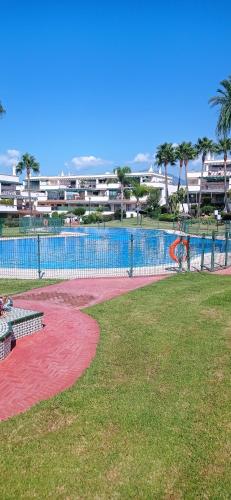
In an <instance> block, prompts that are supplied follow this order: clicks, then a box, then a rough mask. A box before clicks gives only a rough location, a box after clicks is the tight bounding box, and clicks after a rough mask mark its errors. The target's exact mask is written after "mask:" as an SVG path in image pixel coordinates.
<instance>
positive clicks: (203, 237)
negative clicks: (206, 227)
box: [201, 233, 205, 271]
mask: <svg viewBox="0 0 231 500" xmlns="http://www.w3.org/2000/svg"><path fill="white" fill-rule="evenodd" d="M204 261H205V233H203V234H202V240H201V271H203V269H204Z"/></svg>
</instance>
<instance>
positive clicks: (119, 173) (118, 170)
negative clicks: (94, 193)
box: [113, 167, 131, 222]
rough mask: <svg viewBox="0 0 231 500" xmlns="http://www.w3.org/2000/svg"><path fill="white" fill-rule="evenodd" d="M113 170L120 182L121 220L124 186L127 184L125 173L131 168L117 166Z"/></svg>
mask: <svg viewBox="0 0 231 500" xmlns="http://www.w3.org/2000/svg"><path fill="white" fill-rule="evenodd" d="M113 172H114V174H116V177H117V179H118V181H119V183H120V190H121V204H120V210H121V214H120V220H121V222H123V200H124V187H125V186H127V185H128V184H129V180H128V177H127V174H130V173H131V169H130V167H117V168H114V170H113Z"/></svg>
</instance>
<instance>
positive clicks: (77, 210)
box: [73, 207, 86, 217]
mask: <svg viewBox="0 0 231 500" xmlns="http://www.w3.org/2000/svg"><path fill="white" fill-rule="evenodd" d="M85 212H86V210H85V208H84V207H77V208H75V209H74V210H73V213H74V214H75V215H77V217H82V216H83V215H84V214H85Z"/></svg>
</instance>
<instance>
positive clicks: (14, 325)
mask: <svg viewBox="0 0 231 500" xmlns="http://www.w3.org/2000/svg"><path fill="white" fill-rule="evenodd" d="M42 317H43V313H41V312H37V311H29V310H26V309H21V308H19V307H12V309H11V311H9V312H7V313H6V315H5V316H4V317H2V316H1V317H0V361H1V360H3V359H5V358H6V356H7V355H8V354H9V353H10V351H11V347H12V344H13V343H15V342H16V340H17V339H20V338H21V337H25V335H31V334H32V333H35V332H38V331H39V330H41V329H42V327H43V323H42Z"/></svg>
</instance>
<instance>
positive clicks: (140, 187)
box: [132, 182, 149, 224]
mask: <svg viewBox="0 0 231 500" xmlns="http://www.w3.org/2000/svg"><path fill="white" fill-rule="evenodd" d="M148 193H149V188H148V186H145V184H139V183H138V182H134V184H133V187H132V194H133V196H134V197H135V198H136V206H137V224H138V222H139V209H140V198H143V197H144V196H146V195H147V194H148Z"/></svg>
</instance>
